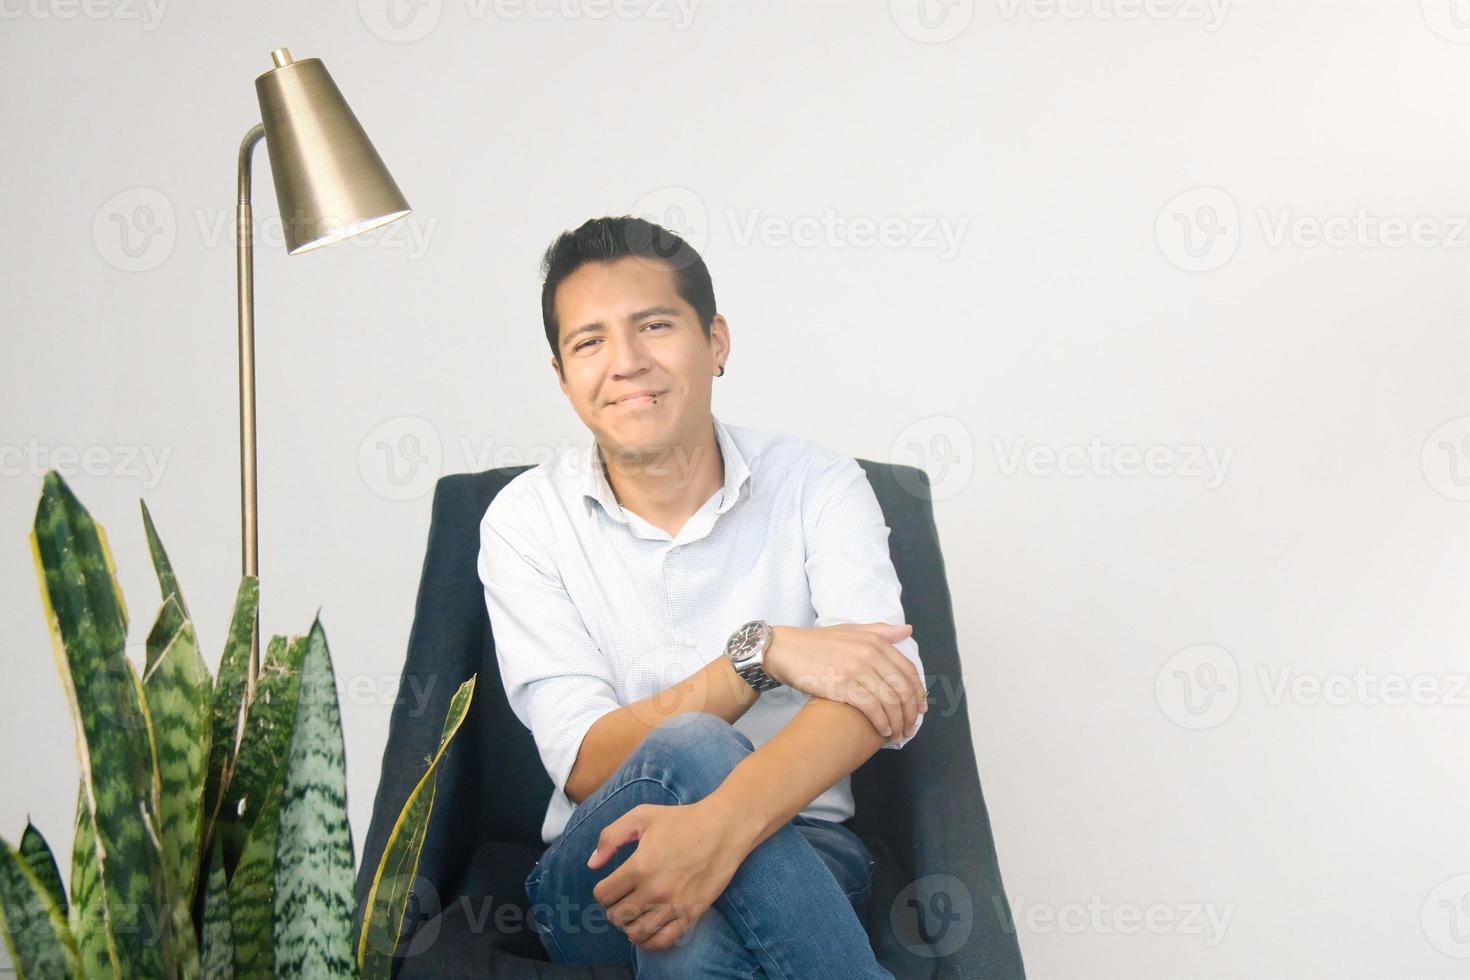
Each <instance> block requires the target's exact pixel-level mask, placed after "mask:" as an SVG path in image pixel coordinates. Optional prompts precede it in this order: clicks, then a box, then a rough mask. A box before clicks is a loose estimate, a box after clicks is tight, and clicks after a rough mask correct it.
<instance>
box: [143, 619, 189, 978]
mask: <svg viewBox="0 0 1470 980" xmlns="http://www.w3.org/2000/svg"><path fill="white" fill-rule="evenodd" d="M189 628H190V631H191V632H192V631H193V626H192V625H191V626H190V627H189ZM165 652H167V651H165ZM126 664H127V670H128V677H129V678H130V679H131V680H132V682H133V690H134V693H135V694H136V695H137V698H138V709H139V711H141V712H142V715H143V727H144V729H145V730H146V731H147V733H148V761H149V765H150V767H151V768H150V771H149V776H150V785H149V788H148V795H147V796H146V797H145V798H144V805H143V807H142V808H141V809H142V818H143V823H144V829H145V830H147V831H148V843H149V844H150V845H152V846H153V848H154V849H155V851H156V852H157V854H158V860H159V867H160V869H161V871H162V874H163V892H164V896H165V899H166V901H167V905H168V907H167V908H166V909H165V910H164V913H163V914H162V915H161V916H160V917H158V919H157V922H156V925H155V923H153V921H152V917H151V916H150V915H149V913H148V910H147V909H144V910H143V914H144V923H143V924H144V925H145V926H148V925H155V933H154V935H153V941H154V942H158V943H160V944H162V947H163V948H162V952H163V956H164V964H165V969H168V970H173V969H174V968H175V964H176V966H177V970H178V974H177V975H178V978H179V980H199V941H198V939H197V937H196V936H195V935H194V921H193V918H192V916H191V915H190V911H189V905H188V903H186V902H185V901H184V898H183V889H182V888H181V887H180V885H179V878H178V872H177V869H176V868H175V867H174V864H173V861H172V859H171V858H170V856H169V851H168V845H167V843H166V842H165V841H164V840H163V830H162V828H163V818H162V817H161V816H160V809H161V808H160V805H159V799H160V798H161V797H162V795H163V790H162V781H161V777H160V776H159V769H160V767H159V764H158V759H159V751H158V736H157V733H156V732H155V731H154V728H153V713H152V712H151V711H149V709H148V695H147V692H145V691H144V690H143V681H142V678H140V677H138V675H137V672H136V671H135V670H134V669H133V663H132V661H126Z"/></svg>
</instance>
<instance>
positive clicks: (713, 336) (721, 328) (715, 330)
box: [709, 313, 730, 364]
mask: <svg viewBox="0 0 1470 980" xmlns="http://www.w3.org/2000/svg"><path fill="white" fill-rule="evenodd" d="M709 339H710V343H712V344H714V345H715V363H716V364H724V363H725V361H726V360H727V359H728V358H729V356H730V324H729V321H727V320H726V319H725V317H724V314H721V313H716V314H715V315H714V318H713V319H711V320H710V322H709Z"/></svg>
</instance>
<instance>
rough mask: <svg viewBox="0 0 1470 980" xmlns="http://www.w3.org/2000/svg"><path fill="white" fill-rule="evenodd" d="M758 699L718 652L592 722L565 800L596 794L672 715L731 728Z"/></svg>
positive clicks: (583, 740)
mask: <svg viewBox="0 0 1470 980" xmlns="http://www.w3.org/2000/svg"><path fill="white" fill-rule="evenodd" d="M759 696H760V694H759V692H757V691H756V690H755V688H753V687H751V686H750V685H749V684H747V683H746V682H745V680H744V679H743V678H742V677H741V676H740V675H739V674H737V673H735V667H734V665H733V664H731V663H730V658H729V657H726V656H725V655H724V654H721V655H720V656H718V657H716V658H715V659H714V660H711V661H710V662H709V663H708V664H706V665H705V666H703V667H701V668H700V669H699V670H697V671H695V672H694V673H693V674H691V675H690V676H688V677H686V678H685V679H684V680H682V681H680V682H678V683H677V684H674V685H673V686H671V687H669V688H666V689H665V690H662V691H659V692H658V693H657V694H651V695H649V696H648V697H646V698H643V699H642V700H640V701H634V702H633V703H632V704H627V705H624V706H623V707H621V708H618V709H617V710H616V711H609V712H608V713H607V714H605V715H603V716H602V717H601V718H599V719H597V721H595V722H593V723H592V727H591V728H589V729H587V734H586V735H585V736H584V737H583V739H582V747H581V749H580V750H579V751H578V753H577V760H576V762H575V763H573V765H572V774H571V775H570V776H568V777H567V786H566V794H567V798H568V799H570V800H571V801H572V802H573V803H581V802H582V801H583V800H585V799H586V798H587V797H589V796H591V795H592V794H593V793H595V792H597V790H598V788H599V787H600V786H602V784H603V783H605V782H607V779H608V777H609V776H611V775H612V774H613V773H615V772H617V770H618V767H619V766H621V765H622V764H623V763H624V762H625V761H626V760H627V758H628V756H630V755H632V754H633V750H634V749H636V748H638V746H639V745H640V744H642V742H643V739H644V738H646V737H647V736H648V733H649V732H651V731H653V730H654V729H655V728H657V727H658V726H660V725H662V724H663V723H664V722H666V721H668V720H669V719H670V718H673V717H674V716H675V715H681V714H684V713H686V712H692V711H706V712H709V713H710V714H712V715H719V716H720V717H721V718H723V719H725V720H726V721H728V722H730V724H732V725H733V724H734V723H735V722H736V720H737V719H739V718H740V716H741V715H743V714H745V712H746V711H747V710H748V709H749V708H750V706H751V705H753V704H755V702H756V699H757V698H759ZM869 727H870V728H871V726H869Z"/></svg>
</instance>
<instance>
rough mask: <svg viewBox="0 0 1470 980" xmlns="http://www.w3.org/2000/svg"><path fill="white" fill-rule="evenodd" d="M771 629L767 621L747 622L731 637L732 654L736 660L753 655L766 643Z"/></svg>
mask: <svg viewBox="0 0 1470 980" xmlns="http://www.w3.org/2000/svg"><path fill="white" fill-rule="evenodd" d="M769 631H770V627H769V626H767V625H766V624H765V623H762V622H752V623H746V624H745V625H744V626H742V627H740V629H738V630H736V631H735V635H734V636H733V637H731V640H730V656H731V657H732V658H734V659H735V660H744V659H746V658H747V657H750V656H753V655H754V654H755V653H756V652H758V651H759V650H760V649H761V647H763V646H764V645H765V642H766V633H767V632H769Z"/></svg>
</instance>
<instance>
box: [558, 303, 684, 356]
mask: <svg viewBox="0 0 1470 980" xmlns="http://www.w3.org/2000/svg"><path fill="white" fill-rule="evenodd" d="M678 315H679V311H678V310H676V309H674V307H672V306H650V307H649V308H648V309H646V310H636V311H634V312H632V313H629V314H628V322H629V323H636V322H637V321H639V320H645V319H647V318H648V317H651V316H678ZM601 329H603V327H602V321H601V320H598V321H596V322H594V323H584V324H582V325H581V326H580V327H578V328H577V329H575V330H573V331H572V332H571V333H569V334H567V335H566V336H565V337H563V338H562V339H561V343H562V346H563V347H565V346H566V345H567V344H569V343H571V342H572V339H573V338H574V337H580V336H581V335H582V334H584V333H587V332H589V331H592V330H601Z"/></svg>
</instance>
